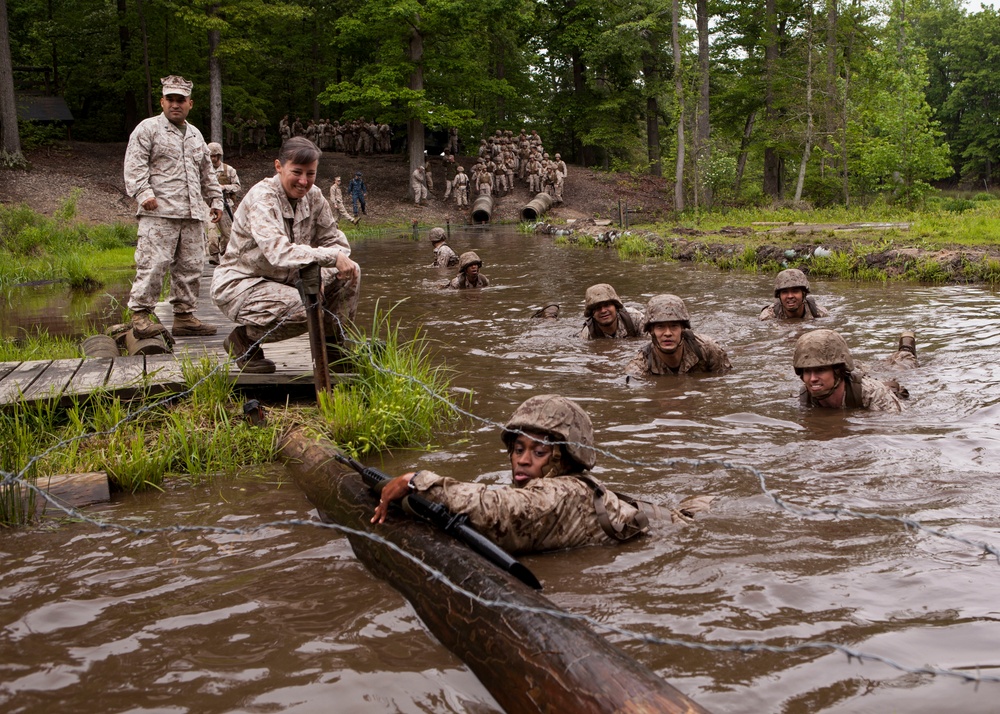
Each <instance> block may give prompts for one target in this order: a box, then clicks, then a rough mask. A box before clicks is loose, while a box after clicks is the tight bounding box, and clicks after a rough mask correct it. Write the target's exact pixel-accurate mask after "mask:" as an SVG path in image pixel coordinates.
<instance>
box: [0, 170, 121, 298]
mask: <svg viewBox="0 0 1000 714" xmlns="http://www.w3.org/2000/svg"><path fill="white" fill-rule="evenodd" d="M79 197H80V191H79V189H74V190H73V191H72V192H71V193H70V195H69V196H68V197H67V198H66V199H65V200H64V201H63V203H62V204H61V205H60V206H59V208H58V209H56V211H54V214H53V216H52V217H51V218H48V217H46V216H43V215H41V214H38V213H35V212H34V211H33V210H31V209H30V208H28V207H27V206H24V205H18V206H2V205H0V289H5V288H7V287H9V286H11V285H14V284H17V283H22V282H27V281H31V280H61V281H66V282H68V283H69V284H70V285H71V286H72V287H74V288H80V289H88V290H89V289H94V288H96V287H100V286H101V285H102V284H103V281H102V279H101V277H102V275H103V274H104V273H105V272H106V271H108V270H115V269H117V270H124V269H127V268H131V267H132V266H133V265H134V247H133V246H134V245H135V242H136V228H135V227H134V226H125V225H121V224H115V225H111V226H108V225H102V226H87V225H84V224H82V223H78V222H76V221H75V217H76V202H77V201H78V200H79Z"/></svg>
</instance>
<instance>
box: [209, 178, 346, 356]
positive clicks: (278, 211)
mask: <svg viewBox="0 0 1000 714" xmlns="http://www.w3.org/2000/svg"><path fill="white" fill-rule="evenodd" d="M341 253H343V254H344V255H345V256H347V257H350V255H351V246H350V245H349V244H348V242H347V237H346V236H345V235H344V234H343V233H342V232H341V231H339V230H337V226H336V222H335V221H334V218H333V211H332V210H331V208H330V204H329V203H328V202H327V200H326V198H325V197H324V196H323V192H322V191H321V190H320V188H319V187H318V186H315V185H314V186H313V187H312V188H310V189H309V193H307V194H306V195H305V196H304V197H303V198H300V199H299V200H298V201H297V202H296V205H295V207H294V208H293V207H292V204H291V202H290V201H289V200H288V197H287V196H286V195H285V190H284V189H283V188H282V186H281V181H280V178H279V177H278V176H273V177H271V178H268V179H264V180H263V181H261V182H259V183H258V184H257V185H256V186H254V187H253V188H251V189H250V190H249V191H248V192H247V195H246V198H244V199H243V202H242V203H241V204H240V207H239V209H237V211H236V217H235V219H234V221H233V232H232V238H231V240H230V242H229V248H228V249H227V250H226V254H225V255H224V256H222V262H221V264H220V265H219V267H218V268H216V270H215V276H214V277H213V279H212V299H213V300H214V301H215V304H216V305H217V306H218V307H219V309H220V310H221V311H222V312H223V313H224V314H225V315H226V317H228V318H229V319H230V320H232V321H233V322H236V323H239V324H241V325H246V326H247V328H248V330H247V334H248V335H249V336H250V337H251V338H252V339H253V340H255V341H256V340H258V339H260V338H262V337H264V334H265V333H267V332H269V331H270V330H271V329H272V328H275V327H276V326H277V325H278V323H279V322H280V323H281V325H280V327H277V329H275V330H274V332H271V333H270V334H268V335H267V337H266V338H265V341H266V342H276V341H278V340H284V339H287V338H289V337H295V336H297V335H301V334H303V333H304V332H306V331H307V330H308V324H307V322H306V311H305V306H304V305H303V304H302V298H301V296H300V295H299V291H298V289H297V288H296V287H295V280H296V279H297V278H298V274H299V269H300V268H303V267H305V266H307V265H309V264H311V263H318V264H319V265H321V266H323V270H322V275H323V305H324V307H325V309H326V310H329V311H331V312H333V313H335V314H336V316H337V317H336V318H334V317H333V316H331V315H329V314H324V317H323V321H324V326H325V328H326V337H327V341H328V342H335V341H338V336H339V335H340V325H341V324H342V323H343V322H345V321H353V320H354V315H355V313H356V312H357V308H358V295H359V291H360V287H361V272H360V269H359V268H358V269H356V272H355V274H354V276H353V277H351V278H348V279H346V280H345V279H342V278H338V277H337V274H338V272H339V271H338V270H337V269H336V268H334V267H331V266H333V265H334V264H335V263H336V262H337V256H338V255H339V254H341Z"/></svg>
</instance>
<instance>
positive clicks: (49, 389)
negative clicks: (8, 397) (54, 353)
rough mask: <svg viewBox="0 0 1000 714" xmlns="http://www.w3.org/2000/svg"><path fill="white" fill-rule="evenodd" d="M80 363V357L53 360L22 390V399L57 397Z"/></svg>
mask: <svg viewBox="0 0 1000 714" xmlns="http://www.w3.org/2000/svg"><path fill="white" fill-rule="evenodd" d="M82 364H83V360H82V359H57V360H54V361H53V362H52V364H50V365H49V368H48V369H46V370H45V371H44V372H43V373H42V375H41V376H40V377H39V378H38V379H36V380H35V382H34V384H32V385H31V386H30V387H28V388H27V389H26V390H24V401H26V402H31V401H35V400H37V399H58V398H59V397H60V396H62V393H63V390H65V389H66V385H67V384H69V383H70V380H72V379H73V375H75V374H76V372H77V370H78V369H80V365H82Z"/></svg>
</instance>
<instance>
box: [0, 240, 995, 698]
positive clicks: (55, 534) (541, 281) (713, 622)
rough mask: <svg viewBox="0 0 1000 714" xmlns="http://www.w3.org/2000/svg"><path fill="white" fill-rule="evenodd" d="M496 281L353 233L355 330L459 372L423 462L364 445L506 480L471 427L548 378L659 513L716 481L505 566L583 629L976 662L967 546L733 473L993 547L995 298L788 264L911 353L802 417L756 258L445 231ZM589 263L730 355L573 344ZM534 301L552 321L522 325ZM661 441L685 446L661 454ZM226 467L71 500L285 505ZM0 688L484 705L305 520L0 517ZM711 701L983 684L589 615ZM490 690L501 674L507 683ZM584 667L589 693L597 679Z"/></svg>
mask: <svg viewBox="0 0 1000 714" xmlns="http://www.w3.org/2000/svg"><path fill="white" fill-rule="evenodd" d="M451 244H452V245H453V247H454V248H455V250H456V251H457V252H462V251H463V250H466V249H469V248H473V249H475V250H476V251H477V252H478V253H479V255H480V256H481V257H482V258H483V260H484V261H485V265H484V267H483V272H484V273H485V274H486V275H488V276H489V277H490V279H491V281H493V285H494V286H495V287H492V288H490V289H489V290H486V291H482V292H463V293H456V292H449V291H443V290H441V289H439V285H441V284H442V283H444V282H445V280H446V278H447V277H450V273H446V272H441V271H436V270H433V269H429V268H425V267H423V266H425V265H426V264H428V263H429V262H430V258H431V251H430V246H429V244H428V243H427V242H426V240H424V241H422V242H420V243H414V242H411V241H408V240H403V239H395V238H390V239H386V240H379V241H374V240H373V241H366V242H359V243H357V244H356V245H355V257H356V259H357V260H358V262H359V263H360V264H361V265H362V267H363V269H364V278H363V292H364V298H363V301H362V307H361V311H360V316H361V318H360V319H361V320H362V321H365V320H369V319H370V317H371V315H372V311H373V308H374V305H375V304H376V302H378V303H379V305H380V306H382V307H388V306H390V305H392V304H394V303H395V302H396V301H398V300H400V299H401V298H403V297H407V299H406V301H405V302H403V303H401V304H399V305H397V306H396V307H395V309H394V312H393V314H394V316H395V319H396V320H397V321H398V322H399V323H401V324H403V325H405V326H406V328H405V329H407V330H411V329H412V328H413V327H414V326H416V325H421V326H422V329H423V333H424V334H425V335H426V337H427V338H429V339H430V340H431V341H432V343H433V345H434V349H435V352H436V354H437V358H438V359H439V360H441V361H442V362H443V363H445V364H447V365H448V367H449V368H451V369H452V370H454V372H453V374H452V378H453V383H454V385H455V386H456V387H458V388H462V389H467V390H471V392H472V396H471V397H470V398H469V400H468V402H467V403H466V408H467V409H468V411H469V412H471V413H472V414H474V415H475V416H476V417H477V419H472V418H468V419H466V420H465V422H464V425H463V426H458V427H456V428H455V429H454V430H452V431H450V432H447V433H441V434H439V435H438V437H437V438H436V440H435V447H436V449H435V450H434V451H432V452H424V451H411V452H398V453H395V454H393V455H391V456H390V457H386V458H385V459H384V460H381V461H380V464H381V465H382V466H383V467H384V468H385V470H387V471H389V472H390V473H400V472H402V471H404V470H408V469H413V468H430V469H433V470H435V471H438V472H439V473H443V474H447V475H452V476H456V477H460V478H465V479H474V480H478V481H482V482H486V483H504V482H505V481H506V479H507V477H508V469H507V466H506V464H505V454H504V452H503V450H502V446H501V443H500V440H499V436H498V429H497V427H496V426H495V423H497V422H502V421H503V420H504V419H505V418H506V416H508V415H509V414H510V412H511V411H512V410H513V408H514V407H515V406H516V405H517V404H519V403H520V402H521V401H523V400H524V399H526V398H527V397H529V396H531V395H533V394H536V393H544V392H555V393H559V394H563V395H566V396H569V397H573V398H575V399H577V400H579V401H580V403H581V404H582V405H583V406H584V407H585V408H586V409H587V411H588V412H589V413H590V415H591V417H592V418H593V421H594V424H595V427H596V438H597V442H598V445H599V446H600V447H601V448H602V449H604V450H606V451H607V452H609V454H602V455H601V456H600V457H599V459H598V466H597V469H596V474H597V476H598V477H599V478H601V479H603V480H605V481H606V482H608V483H609V484H611V485H612V486H613V487H614V488H616V489H618V490H622V491H627V492H631V493H634V494H638V495H643V496H645V497H647V498H650V499H652V500H656V501H660V502H663V503H667V504H671V503H676V502H677V501H678V500H679V499H680V498H682V497H683V496H686V495H692V494H714V495H716V496H717V497H718V498H717V500H716V503H715V505H714V509H713V511H712V512H711V513H710V514H707V515H705V516H703V517H702V518H700V519H699V521H698V522H697V524H696V525H694V526H687V527H683V528H676V527H669V526H664V525H662V524H660V525H659V526H658V527H657V528H656V530H655V532H654V535H653V536H652V537H649V538H645V539H643V540H640V541H638V542H635V543H631V544H627V545H624V546H619V547H606V548H604V547H597V548H585V549H579V550H575V551H572V552H565V553H555V554H546V555H535V556H531V557H527V558H524V561H525V562H526V563H527V564H528V565H529V566H530V567H531V568H532V569H533V570H534V572H535V573H536V574H537V575H538V576H539V577H540V579H541V580H542V581H543V583H544V585H545V591H544V592H545V594H546V595H547V596H548V597H549V598H550V599H551V600H552V601H553V602H554V603H556V604H557V605H558V606H560V607H562V608H565V609H567V610H569V611H571V612H574V613H580V614H585V615H587V616H589V617H591V618H593V619H594V620H596V621H598V622H602V623H607V624H608V625H611V626H615V627H619V628H627V629H630V630H634V631H638V632H643V633H647V634H651V635H654V636H656V637H659V638H673V639H677V640H680V641H682V642H688V643H705V644H711V645H719V646H722V647H726V646H733V645H739V644H747V643H758V644H769V645H775V646H783V647H785V646H792V645H796V644H809V643H820V642H835V643H839V644H842V645H845V646H848V647H851V648H854V649H857V650H860V651H862V652H865V653H870V654H874V655H879V656H882V657H886V658H889V659H891V660H894V661H897V662H899V663H901V664H903V665H906V666H908V667H912V668H918V667H923V666H927V665H930V666H934V667H940V668H947V669H953V670H961V671H967V672H970V673H973V674H975V673H976V672H977V671H978V672H979V673H980V674H982V675H984V676H998V675H1000V656H998V654H997V647H996V643H997V642H998V641H1000V623H998V619H1000V615H998V608H997V606H996V602H997V601H996V600H995V599H994V598H995V597H996V583H997V582H998V579H1000V565H998V564H997V561H996V559H994V558H992V557H990V556H986V555H983V554H982V553H981V552H980V551H979V550H978V549H977V548H975V547H973V546H967V545H963V544H960V543H956V542H954V541H950V540H945V539H941V538H938V537H935V536H933V535H932V534H930V533H928V532H925V531H919V530H907V529H904V528H903V527H901V526H900V525H898V524H896V523H890V522H882V521H878V520H865V519H859V518H853V517H848V516H840V517H835V516H829V515H824V516H800V515H793V514H790V513H788V512H785V511H782V510H780V509H779V508H777V507H776V506H775V505H774V503H773V502H772V501H771V500H770V499H769V498H768V497H767V496H766V495H764V494H763V493H762V491H761V485H760V483H759V481H758V479H757V477H756V476H755V475H753V474H751V473H749V472H747V471H745V470H741V469H738V468H726V467H723V466H721V465H718V463H715V464H708V463H701V462H705V461H708V460H711V461H715V462H720V461H726V462H731V463H732V464H736V465H748V466H753V467H755V468H757V469H759V470H760V471H761V472H762V473H763V474H764V477H765V478H766V482H767V485H768V487H769V488H771V489H772V490H773V491H774V492H775V493H776V494H778V495H779V496H780V497H781V498H783V499H785V500H786V501H788V502H789V503H792V504H794V505H797V506H802V507H811V508H836V507H843V508H850V509H855V510H858V511H863V512H866V513H871V514H882V515H886V516H896V517H907V518H914V519H917V520H919V521H920V522H922V523H924V524H926V525H927V526H930V527H933V528H937V529H940V530H942V531H944V532H947V533H950V534H953V535H956V536H961V537H965V538H968V539H971V540H974V541H985V542H990V543H994V544H998V543H1000V506H998V505H997V504H998V503H1000V483H998V479H997V467H996V464H997V462H998V457H1000V446H998V441H997V430H996V424H997V417H998V414H1000V405H998V402H1000V386H998V384H1000V366H998V365H1000V355H998V351H1000V348H998V344H1000V340H998V337H1000V335H998V333H1000V327H998V326H1000V321H998V319H997V318H998V316H1000V298H998V296H997V294H996V293H994V292H993V291H991V290H988V289H984V288H981V287H921V286H913V285H878V284H876V285H854V284H849V283H845V282H835V281H815V284H814V293H815V295H816V296H817V299H818V300H819V301H820V302H821V303H822V304H824V305H825V306H827V307H829V308H830V309H831V311H832V313H833V316H832V317H831V318H828V319H827V320H824V321H822V323H821V324H822V325H823V326H829V327H835V328H836V329H839V330H841V331H842V332H843V334H844V335H845V336H846V338H847V340H848V342H849V343H850V344H851V346H852V347H853V351H854V355H855V357H856V358H858V359H861V360H862V361H865V362H866V363H868V364H869V366H871V367H872V368H873V370H874V371H876V372H877V373H880V374H884V375H885V376H888V373H886V372H884V371H882V372H879V371H878V369H877V362H878V359H879V358H881V357H883V356H885V355H887V354H888V353H889V352H890V351H891V350H892V349H893V348H894V346H895V343H896V339H897V337H898V335H899V332H900V331H901V330H903V329H907V328H909V329H914V330H916V332H917V340H918V350H919V354H920V358H921V362H922V364H921V367H920V368H919V369H918V370H916V371H912V372H908V373H904V374H896V376H897V377H898V378H899V379H900V381H901V382H903V384H904V385H905V386H906V387H907V388H908V389H909V391H910V393H911V395H912V396H911V398H910V400H909V401H908V402H907V403H906V407H905V411H904V412H903V413H902V414H899V415H884V414H864V413H851V414H848V415H843V414H839V413H838V414H832V413H807V412H803V411H802V410H800V408H799V407H798V405H797V399H796V394H797V391H798V383H797V381H796V379H795V376H794V373H793V372H792V369H791V364H790V363H791V357H790V355H791V351H792V345H793V343H794V340H795V338H796V336H797V335H798V334H800V332H801V331H802V330H803V329H804V328H803V326H801V325H787V324H774V323H771V324H768V323H759V322H758V321H757V319H756V315H757V312H758V311H759V309H760V308H761V307H762V306H763V305H765V304H767V303H768V302H769V300H770V298H769V294H770V290H771V284H772V280H773V278H772V277H770V276H766V275H733V274H728V273H720V272H718V271H716V270H715V269H712V268H699V267H697V266H691V265H674V264H663V263H646V264H643V263H623V262H620V261H619V260H618V259H617V257H615V256H614V255H612V254H610V253H609V252H607V251H604V250H599V249H598V250H583V249H576V248H566V247H557V246H554V245H553V242H552V240H551V239H548V238H535V237H531V236H525V235H520V234H517V233H514V232H511V231H504V232H484V231H471V230H470V231H468V232H459V231H453V236H452V240H451ZM605 281H606V282H610V283H612V284H613V285H614V286H615V287H616V288H617V289H618V291H619V293H620V294H621V295H622V297H623V298H624V299H625V301H626V302H627V303H635V304H637V305H641V304H642V303H644V302H645V300H646V299H648V298H649V297H650V296H651V295H653V294H656V293H659V292H674V293H677V294H679V295H682V296H684V297H685V298H686V300H687V303H688V306H689V309H690V311H691V316H692V321H693V323H694V327H695V329H696V330H697V331H699V332H702V333H704V334H707V335H709V336H712V337H713V338H715V339H716V340H718V341H719V342H720V343H722V344H723V345H725V346H726V347H727V348H728V351H729V355H730V358H731V360H732V362H733V364H734V366H735V369H734V370H733V372H731V373H730V374H727V375H724V376H709V377H706V376H691V377H680V378H660V379H658V380H656V381H653V382H647V383H635V382H633V383H631V384H628V385H626V384H625V381H624V379H623V378H622V377H621V367H622V365H623V363H624V362H625V361H626V360H627V359H628V358H629V356H630V355H631V354H632V353H633V351H634V350H635V349H637V347H638V346H639V345H640V344H641V343H640V342H618V343H602V344H594V343H591V344H586V343H582V342H580V341H579V340H578V339H577V338H576V335H577V333H578V332H579V329H580V325H581V322H582V318H581V311H582V302H583V293H584V290H585V288H586V287H587V286H588V285H589V284H592V283H595V282H605ZM549 302H558V303H560V304H561V305H562V317H560V319H558V320H555V321H545V322H541V321H534V320H530V319H529V316H530V315H531V313H532V312H534V310H536V309H537V308H539V307H542V306H543V305H545V304H546V303H549ZM676 459H685V460H688V461H687V462H677V461H674V460H676ZM253 476H254V478H253V479H247V480H241V481H238V482H231V481H215V482H213V483H211V485H202V486H185V485H182V484H175V485H173V486H172V487H171V488H169V489H168V491H167V492H165V493H163V494H145V495H140V496H126V497H119V498H116V499H115V501H114V503H112V504H111V505H110V506H108V507H106V508H105V509H103V510H101V511H100V512H99V515H100V516H101V517H102V518H105V519H107V520H110V521H113V522H116V523H122V524H127V525H134V526H144V527H154V526H167V525H173V524H178V525H195V524H202V525H216V526H222V527H238V526H252V525H257V524H262V523H267V522H270V521H278V520H283V519H288V518H302V517H306V516H308V514H309V513H310V511H311V506H310V504H309V503H308V502H307V501H306V500H305V499H304V498H303V496H302V495H301V494H300V493H299V492H298V491H297V489H296V488H295V487H294V485H293V484H291V483H290V481H289V479H288V476H287V475H286V474H285V473H283V471H282V470H281V469H279V468H277V467H274V468H272V469H269V470H266V471H265V472H263V473H260V474H254V475H253ZM0 552H2V554H3V560H4V564H5V567H4V571H3V574H2V575H0V602H2V610H0V612H2V613H3V627H2V630H0V633H2V634H0V653H2V654H0V666H2V670H3V675H2V678H0V679H2V683H0V707H2V708H3V709H4V710H5V711H11V712H40V711H56V710H58V711H73V710H76V711H102V712H170V713H173V712H328V711H335V712H477V713H478V712H494V711H497V710H498V708H497V705H496V703H495V702H494V701H493V699H492V698H491V697H490V695H489V693H488V692H487V691H486V690H485V689H484V688H483V686H482V685H481V684H480V683H479V682H478V680H477V679H476V678H475V676H474V675H472V674H471V672H470V671H469V670H468V669H467V668H466V667H465V666H464V665H463V664H462V662H461V661H459V660H457V659H456V658H455V657H454V656H453V655H451V654H450V653H449V652H448V651H447V650H445V649H444V648H442V647H441V646H440V645H439V644H437V643H436V642H435V641H434V640H433V638H431V637H430V636H429V635H428V634H427V633H426V631H425V630H424V628H423V626H422V625H421V623H420V621H419V620H418V618H417V617H416V616H415V614H414V612H413V611H412V609H411V608H410V607H409V605H408V604H407V603H406V601H405V600H403V599H402V598H401V597H400V596H399V595H398V594H397V593H396V592H395V591H393V590H392V589H391V588H390V587H389V586H388V585H387V584H385V583H383V582H381V581H378V580H376V579H375V578H374V577H372V576H371V575H369V574H368V573H367V571H366V570H365V569H364V567H363V566H361V565H359V563H358V562H357V561H356V560H355V559H354V557H353V555H352V553H351V549H350V547H349V545H348V544H347V541H346V540H345V539H344V538H343V537H341V536H338V535H336V534H331V533H328V532H326V531H321V530H319V529H314V528H308V527H274V528H269V529H267V530H264V531H262V532H258V533H255V534H253V535H233V534H225V533H220V534H213V535H205V534H203V533H194V532H183V531H182V532H174V533H170V534H164V535H143V536H135V535H128V534H123V533H120V532H114V531H101V530H99V529H97V528H95V527H93V526H90V525H87V524H71V523H64V524H61V525H59V526H58V527H49V528H46V529H43V530H37V529H36V530H22V531H16V532H5V533H3V534H0ZM607 636H608V637H609V638H611V640H612V641H614V642H615V643H617V644H618V645H619V646H620V647H622V648H623V649H624V650H626V651H627V652H628V653H629V654H631V655H632V656H633V657H635V658H636V659H637V660H639V661H640V662H642V663H644V664H646V665H648V666H649V667H651V668H652V669H654V670H655V671H657V672H658V673H660V674H661V675H662V676H663V677H665V678H666V679H667V680H669V681H670V682H671V683H673V684H674V685H675V686H677V687H678V688H680V689H681V690H682V691H683V692H685V693H686V694H688V695H690V696H691V697H693V698H695V699H696V700H697V701H698V702H699V703H701V704H702V705H704V706H706V707H707V708H709V709H711V710H713V711H716V712H789V713H792V712H801V713H806V712H885V711H902V710H909V711H928V712H929V711H963V712H992V711H996V710H997V706H998V705H997V702H998V701H1000V700H998V692H1000V684H996V683H983V684H981V685H979V686H978V687H975V686H973V685H970V684H966V683H962V682H961V681H959V680H956V679H953V678H949V677H943V676H938V677H933V676H929V675H921V674H911V673H906V672H903V671H899V670H897V669H894V668H892V667H889V666H887V665H885V664H881V663H878V662H872V661H868V662H865V663H863V664H859V663H858V661H857V660H849V659H848V658H847V657H846V656H845V655H844V654H842V653H836V652H831V651H829V650H823V649H808V648H806V649H800V650H798V651H795V652H790V653H740V652H736V651H716V652H709V651H704V650H697V649H690V648H687V647H683V646H680V645H664V644H649V643H644V642H641V641H639V640H637V639H635V638H631V637H627V636H624V635H621V634H610V635H607ZM511 686H518V683H516V682H512V683H511ZM595 686H600V683H599V682H596V683H595Z"/></svg>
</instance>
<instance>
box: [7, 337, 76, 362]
mask: <svg viewBox="0 0 1000 714" xmlns="http://www.w3.org/2000/svg"><path fill="white" fill-rule="evenodd" d="M81 356H82V353H81V351H80V344H79V343H78V342H77V341H76V340H75V339H72V338H69V337H61V336H60V337H53V336H51V335H49V333H48V332H47V331H45V330H37V331H35V332H25V333H24V335H23V336H21V337H16V338H7V337H0V362H30V361H33V360H45V359H72V358H73V357H81Z"/></svg>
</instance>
